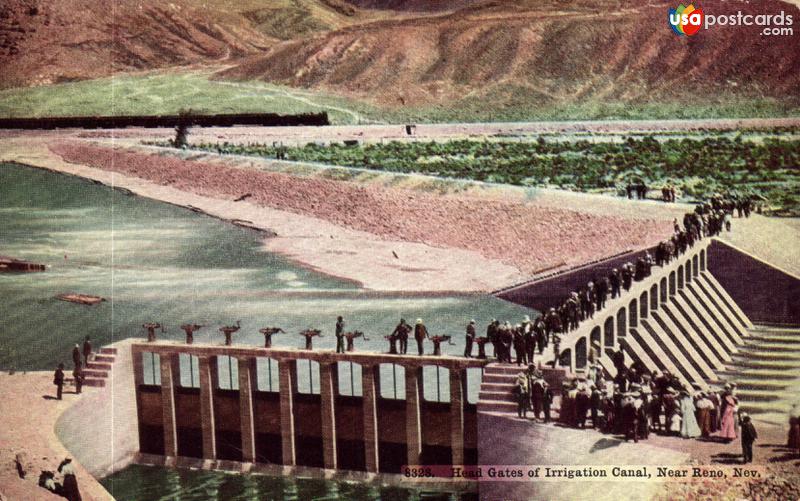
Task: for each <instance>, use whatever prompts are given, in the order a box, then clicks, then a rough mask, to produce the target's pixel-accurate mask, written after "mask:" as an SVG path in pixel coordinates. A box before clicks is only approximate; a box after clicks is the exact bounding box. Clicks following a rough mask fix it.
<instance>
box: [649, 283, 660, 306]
mask: <svg viewBox="0 0 800 501" xmlns="http://www.w3.org/2000/svg"><path fill="white" fill-rule="evenodd" d="M650 309H651V310H657V309H658V285H657V284H653V286H652V287H650Z"/></svg>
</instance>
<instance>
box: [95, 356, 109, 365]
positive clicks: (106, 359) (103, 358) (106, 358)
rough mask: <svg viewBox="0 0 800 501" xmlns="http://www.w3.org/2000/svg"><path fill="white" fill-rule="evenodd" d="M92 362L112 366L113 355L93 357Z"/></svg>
mask: <svg viewBox="0 0 800 501" xmlns="http://www.w3.org/2000/svg"><path fill="white" fill-rule="evenodd" d="M92 361H93V362H105V363H109V364H113V363H114V355H95V356H94V358H92Z"/></svg>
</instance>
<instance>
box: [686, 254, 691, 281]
mask: <svg viewBox="0 0 800 501" xmlns="http://www.w3.org/2000/svg"><path fill="white" fill-rule="evenodd" d="M691 282H692V260H691V259H690V260H688V261H686V283H687V284H688V283H691Z"/></svg>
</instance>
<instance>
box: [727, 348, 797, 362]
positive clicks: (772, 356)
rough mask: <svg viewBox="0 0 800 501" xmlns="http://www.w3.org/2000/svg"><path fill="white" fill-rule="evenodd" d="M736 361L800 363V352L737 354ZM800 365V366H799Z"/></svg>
mask: <svg viewBox="0 0 800 501" xmlns="http://www.w3.org/2000/svg"><path fill="white" fill-rule="evenodd" d="M733 359H734V360H776V361H777V360H785V361H791V360H796V361H800V352H769V351H767V352H764V351H754V352H752V353H743V352H740V353H737V354H736V356H734V357H733ZM797 365H800V364H797Z"/></svg>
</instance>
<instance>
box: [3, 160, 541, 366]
mask: <svg viewBox="0 0 800 501" xmlns="http://www.w3.org/2000/svg"><path fill="white" fill-rule="evenodd" d="M263 238H264V236H263V234H261V233H259V232H257V231H254V230H250V229H246V228H240V227H237V226H234V225H231V224H229V223H226V222H224V221H220V220H217V219H214V218H212V217H209V216H205V215H202V214H197V213H194V212H192V211H190V210H187V209H184V208H181V207H176V206H173V205H170V204H166V203H162V202H158V201H154V200H150V199H146V198H141V197H136V196H130V195H128V194H126V193H125V192H122V191H119V190H114V189H112V188H110V187H107V186H103V185H97V184H95V183H92V182H90V181H86V180H83V179H80V178H77V177H72V176H66V175H62V174H58V173H52V172H49V171H44V170H41V169H36V168H32V167H27V166H21V165H11V164H2V165H0V255H8V256H11V257H15V258H18V259H26V260H30V261H35V262H38V263H43V264H46V265H47V271H45V272H43V273H5V274H2V275H0V298H2V300H0V319H2V321H1V322H0V369H12V368H13V369H17V370H41V369H52V368H54V366H55V365H56V364H57V363H58V362H59V361H63V362H65V363H67V365H68V366H69V365H70V364H71V359H70V349H71V348H72V346H73V345H74V344H75V343H80V342H82V341H83V338H84V336H87V335H88V336H90V337H91V339H92V343H93V345H94V346H102V345H104V344H108V343H110V342H113V341H115V340H119V339H124V338H129V337H143V336H144V335H145V331H144V330H143V329H142V324H143V323H145V322H160V323H162V324H164V325H165V326H166V331H165V332H164V333H161V332H159V333H158V334H159V336H160V337H162V338H166V339H183V337H184V334H183V331H181V330H180V328H179V326H180V325H181V324H182V323H186V322H194V323H198V324H205V325H207V326H208V327H206V328H203V329H201V330H200V331H198V332H197V333H195V340H196V342H214V343H217V342H219V343H221V342H222V339H223V336H222V334H221V333H220V332H219V331H218V328H219V327H220V326H222V325H230V324H233V323H235V322H236V321H237V320H240V321H241V325H242V328H241V330H240V331H239V332H237V333H236V334H234V341H235V342H236V343H242V344H253V345H262V344H263V336H262V335H261V334H259V333H258V329H259V328H261V327H266V326H280V327H282V328H283V329H284V330H285V331H286V332H287V334H277V335H275V336H274V337H273V344H274V345H275V346H287V347H297V348H300V347H302V346H303V344H304V338H303V337H302V336H299V335H298V333H299V332H300V331H301V330H302V329H306V328H309V327H313V328H320V329H322V330H323V334H324V336H325V337H322V338H315V340H314V347H315V348H323V349H325V348H327V349H330V348H334V347H335V338H334V336H333V328H334V325H335V322H336V316H337V315H343V316H344V317H345V320H346V322H347V327H348V329H349V330H361V331H364V332H365V333H366V334H367V336H369V339H370V340H369V341H364V340H363V339H357V340H356V348H357V349H359V350H367V351H386V350H387V342H386V341H385V340H384V338H383V336H384V335H386V334H389V333H390V332H391V331H392V330H393V329H394V326H395V325H396V324H397V322H398V320H399V319H400V318H401V317H404V318H406V320H407V321H409V322H413V321H414V320H415V319H416V318H423V319H424V320H425V323H426V325H427V326H428V328H429V330H430V332H431V333H432V334H451V335H453V336H454V342H455V344H454V345H446V344H445V345H443V351H444V353H445V354H459V353H463V349H464V348H463V346H464V344H463V343H464V339H463V338H464V334H463V333H464V327H465V325H466V323H467V322H468V320H469V319H470V318H475V319H476V320H477V321H478V324H479V326H484V325H486V323H487V322H488V321H489V320H490V319H491V318H492V317H497V318H501V319H509V320H511V321H514V322H518V321H520V320H521V319H522V316H523V315H525V314H528V313H530V310H526V309H524V308H522V307H519V306H516V305H513V304H510V303H507V302H505V301H501V300H499V299H495V298H492V297H476V296H470V297H408V296H404V295H402V294H393V295H392V294H390V295H380V296H375V295H374V294H372V293H369V292H367V291H364V290H362V289H360V288H358V287H357V286H355V285H354V284H353V283H351V282H347V281H343V280H338V279H335V278H332V277H328V276H325V275H322V274H319V273H317V272H314V271H312V270H309V269H306V268H303V267H302V266H299V265H297V264H295V263H292V262H290V261H288V260H287V259H284V258H283V257H281V256H279V255H276V254H273V253H270V252H266V251H264V249H263V243H262V242H263ZM67 292H76V293H82V294H92V295H97V296H102V297H104V298H106V299H107V301H105V302H103V303H100V304H98V305H95V306H86V305H81V304H75V303H70V302H65V301H61V300H58V299H56V296H57V295H58V294H62V293H67ZM426 350H427V351H428V352H430V351H431V350H432V346H431V345H430V343H427V344H426Z"/></svg>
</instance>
